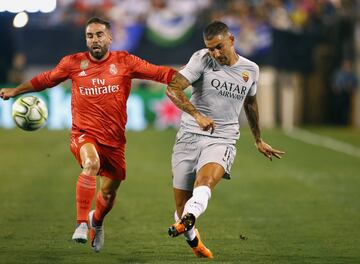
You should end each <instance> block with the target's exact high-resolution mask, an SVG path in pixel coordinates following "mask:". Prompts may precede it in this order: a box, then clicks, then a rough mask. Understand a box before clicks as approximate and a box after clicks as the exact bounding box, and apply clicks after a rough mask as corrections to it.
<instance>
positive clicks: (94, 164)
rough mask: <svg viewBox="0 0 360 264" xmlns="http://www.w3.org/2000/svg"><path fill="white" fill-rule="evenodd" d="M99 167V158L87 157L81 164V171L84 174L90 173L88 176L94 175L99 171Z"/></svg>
mask: <svg viewBox="0 0 360 264" xmlns="http://www.w3.org/2000/svg"><path fill="white" fill-rule="evenodd" d="M99 169H100V160H99V158H97V157H96V158H87V159H86V160H85V161H84V164H83V171H84V172H85V174H87V175H90V176H94V175H97V173H98V172H99Z"/></svg>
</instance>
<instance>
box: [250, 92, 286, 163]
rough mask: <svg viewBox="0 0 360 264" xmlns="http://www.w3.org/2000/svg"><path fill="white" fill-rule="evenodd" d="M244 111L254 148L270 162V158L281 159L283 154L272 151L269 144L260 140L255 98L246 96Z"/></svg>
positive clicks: (275, 150) (278, 151)
mask: <svg viewBox="0 0 360 264" xmlns="http://www.w3.org/2000/svg"><path fill="white" fill-rule="evenodd" d="M244 109H245V114H246V117H247V120H248V122H249V126H250V129H251V132H252V134H253V135H254V138H255V146H256V148H257V149H258V150H259V152H261V153H262V154H264V155H265V157H267V158H269V159H270V160H272V156H275V157H276V158H278V159H281V155H282V154H284V153H285V152H283V151H281V150H277V149H273V148H272V147H271V146H270V145H269V144H267V143H265V142H264V141H263V140H262V139H261V132H260V127H259V111H258V104H257V101H256V96H247V97H246V99H245V102H244Z"/></svg>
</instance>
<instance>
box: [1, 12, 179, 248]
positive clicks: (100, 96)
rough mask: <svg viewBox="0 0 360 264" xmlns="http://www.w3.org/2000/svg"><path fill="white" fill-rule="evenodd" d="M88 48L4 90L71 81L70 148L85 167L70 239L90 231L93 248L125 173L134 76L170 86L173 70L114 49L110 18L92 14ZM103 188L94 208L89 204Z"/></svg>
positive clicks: (83, 238) (12, 92)
mask: <svg viewBox="0 0 360 264" xmlns="http://www.w3.org/2000/svg"><path fill="white" fill-rule="evenodd" d="M85 34H86V44H87V47H88V52H81V53H76V54H73V55H69V56H65V57H64V58H63V59H62V60H61V61H60V63H59V64H58V65H57V66H56V67H55V68H54V69H52V70H50V71H46V72H43V73H41V74H39V75H37V76H35V77H34V78H33V79H31V80H30V81H27V82H25V83H22V84H20V85H19V86H17V87H16V88H3V89H0V97H1V98H3V99H4V100H7V99H9V98H11V97H14V96H16V95H19V94H22V93H26V92H32V91H41V90H43V89H45V88H48V87H53V86H56V85H57V84H59V83H61V82H63V81H65V80H66V79H71V80H72V101H71V110H72V118H73V120H72V129H71V151H72V153H73V154H74V156H75V158H76V160H77V161H78V162H79V164H80V166H81V167H82V172H81V173H80V175H79V178H78V181H77V184H76V208H77V228H76V230H75V232H74V234H73V237H72V239H73V240H74V241H75V242H79V243H86V242H87V239H88V229H90V239H91V246H92V248H93V249H94V250H95V251H96V252H98V251H99V250H100V249H101V248H102V247H103V244H104V228H103V220H104V217H105V215H106V214H107V213H108V212H109V211H110V210H111V208H112V206H113V204H114V200H115V196H116V192H117V189H118V187H119V185H120V182H121V181H122V180H124V179H125V177H126V166H125V142H126V139H125V125H126V120H127V114H126V102H127V99H128V97H129V93H130V88H131V80H132V79H134V78H138V79H148V80H153V81H157V82H161V83H165V84H168V83H169V82H170V81H171V80H172V76H173V74H174V72H175V71H174V70H173V69H171V68H169V67H165V66H156V65H153V64H150V63H148V62H147V61H144V60H142V59H140V58H139V57H136V56H134V55H131V54H129V53H127V52H125V51H110V50H109V47H110V44H111V41H112V37H111V28H110V24H109V22H107V21H105V20H102V19H100V18H96V17H94V18H91V19H90V20H89V21H88V22H87V24H86V32H85ZM97 175H99V176H101V177H100V191H99V192H98V194H97V195H96V207H95V210H92V211H90V210H91V204H92V201H93V199H94V197H95V192H96V177H95V176H97Z"/></svg>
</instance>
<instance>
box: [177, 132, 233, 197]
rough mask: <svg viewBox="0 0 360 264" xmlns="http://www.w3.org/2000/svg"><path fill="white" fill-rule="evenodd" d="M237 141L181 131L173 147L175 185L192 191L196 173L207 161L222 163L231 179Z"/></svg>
mask: <svg viewBox="0 0 360 264" xmlns="http://www.w3.org/2000/svg"><path fill="white" fill-rule="evenodd" d="M235 143H236V141H235V140H233V139H225V138H218V137H209V136H206V135H200V134H194V133H189V132H183V131H179V132H178V134H177V135H176V143H175V146H174V149H173V154H172V159H171V164H172V173H173V187H174V188H177V189H181V190H188V191H191V190H192V189H193V186H194V182H195V179H196V173H197V172H198V171H199V170H200V169H201V168H202V167H203V166H204V165H205V164H207V163H210V162H215V163H218V164H220V165H221V166H222V167H223V168H224V170H225V174H224V177H223V178H227V179H230V170H231V166H232V164H233V162H234V159H235V156H236V148H235Z"/></svg>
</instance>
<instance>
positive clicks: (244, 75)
mask: <svg viewBox="0 0 360 264" xmlns="http://www.w3.org/2000/svg"><path fill="white" fill-rule="evenodd" d="M242 78H243V80H244V81H245V82H247V81H248V80H249V73H248V72H247V71H243V72H242Z"/></svg>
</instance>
